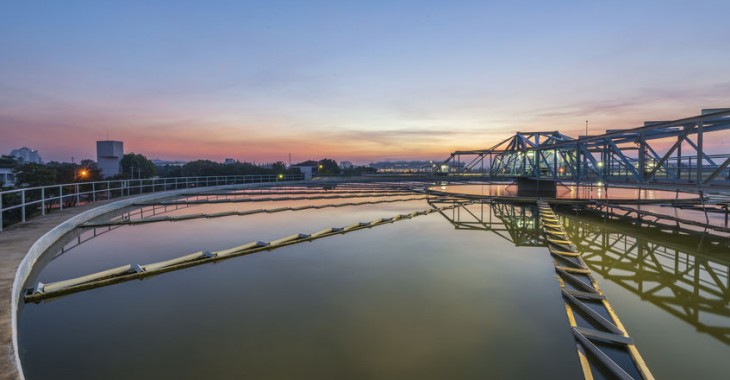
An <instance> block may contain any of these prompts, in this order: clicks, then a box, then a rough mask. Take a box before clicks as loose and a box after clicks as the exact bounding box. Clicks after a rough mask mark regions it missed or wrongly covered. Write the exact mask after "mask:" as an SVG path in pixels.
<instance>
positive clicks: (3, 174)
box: [0, 168, 15, 188]
mask: <svg viewBox="0 0 730 380" xmlns="http://www.w3.org/2000/svg"><path fill="white" fill-rule="evenodd" d="M13 185H15V173H13V169H10V168H0V188H2V187H10V186H13Z"/></svg>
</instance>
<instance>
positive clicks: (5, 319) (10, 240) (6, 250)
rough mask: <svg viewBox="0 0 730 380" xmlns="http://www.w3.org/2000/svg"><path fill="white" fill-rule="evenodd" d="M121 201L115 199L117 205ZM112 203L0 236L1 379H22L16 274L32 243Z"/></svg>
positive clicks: (10, 229) (45, 219)
mask: <svg viewBox="0 0 730 380" xmlns="http://www.w3.org/2000/svg"><path fill="white" fill-rule="evenodd" d="M120 199H121V198H115V199H114V200H113V201H118V200H120ZM109 202H111V201H102V202H96V203H90V204H87V205H83V206H78V207H72V208H67V209H64V210H61V211H55V212H53V213H51V214H47V215H45V216H42V217H37V218H34V219H32V220H30V221H29V222H26V223H18V224H14V225H12V226H10V227H8V228H6V229H5V230H4V231H3V232H2V233H0V379H3V380H5V379H13V380H15V379H19V378H20V377H19V375H18V372H17V370H16V368H15V352H14V351H13V327H12V315H11V313H12V305H11V302H12V298H13V297H12V291H13V280H14V279H15V272H16V271H17V270H18V265H19V264H20V262H21V261H22V260H23V257H25V254H26V253H27V252H28V250H29V249H30V247H31V246H32V245H33V243H35V242H36V240H38V239H39V238H40V237H41V236H43V235H44V234H45V233H46V232H48V231H50V230H51V229H52V228H54V227H56V226H57V225H58V224H60V223H62V222H64V221H66V220H68V219H69V218H71V217H73V216H74V215H77V214H80V213H82V212H84V211H87V210H90V209H92V208H95V207H99V206H101V205H104V204H106V203H109Z"/></svg>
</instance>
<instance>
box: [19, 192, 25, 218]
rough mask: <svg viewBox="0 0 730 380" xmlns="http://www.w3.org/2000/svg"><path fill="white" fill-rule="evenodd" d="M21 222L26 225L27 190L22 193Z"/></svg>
mask: <svg viewBox="0 0 730 380" xmlns="http://www.w3.org/2000/svg"><path fill="white" fill-rule="evenodd" d="M20 215H21V218H20V221H21V222H23V223H25V189H23V191H21V192H20Z"/></svg>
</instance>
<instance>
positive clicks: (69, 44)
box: [0, 1, 730, 163]
mask: <svg viewBox="0 0 730 380" xmlns="http://www.w3.org/2000/svg"><path fill="white" fill-rule="evenodd" d="M249 4H251V3H249ZM249 4H243V5H242V4H237V3H236V2H227V1H221V2H215V3H214V5H211V3H208V2H206V3H205V4H196V3H192V2H191V3H188V2H178V1H175V2H155V3H154V4H147V3H144V4H143V3H142V2H103V3H101V2H83V1H69V2H63V3H62V4H61V3H53V2H34V3H14V4H3V5H0V51H3V52H5V54H1V55H0V88H1V89H2V90H0V135H2V138H1V139H0V152H9V151H10V150H11V149H15V148H19V147H21V146H28V147H31V148H33V149H38V150H39V151H40V153H41V154H42V155H43V158H44V160H46V161H51V160H55V161H68V160H69V159H70V157H71V156H75V157H76V159H77V160H80V159H81V158H92V159H93V158H95V156H96V155H95V141H97V140H105V139H107V133H108V137H109V138H110V139H112V140H122V141H124V143H125V152H135V153H141V154H144V155H146V156H147V157H149V158H160V159H165V160H191V159H197V158H202V159H212V160H216V161H222V160H223V159H224V158H227V157H231V158H235V159H239V160H241V161H256V162H273V161H284V162H287V161H288V154H289V153H291V154H292V156H293V158H292V159H293V161H297V162H299V161H304V160H306V159H318V158H322V157H331V158H334V159H336V160H338V161H341V160H349V161H353V162H356V163H366V162H369V161H378V160H384V159H392V160H396V159H440V158H445V157H446V156H448V154H449V153H450V152H451V151H453V150H456V149H478V148H486V147H489V146H491V145H493V144H495V143H496V142H498V141H499V140H501V139H503V138H506V137H508V136H510V135H512V134H514V132H516V131H518V130H519V131H528V130H530V131H536V130H560V131H561V132H563V133H567V134H570V135H571V136H574V137H575V136H577V135H578V134H582V133H583V131H584V128H585V120H589V121H590V122H589V127H590V133H591V134H598V133H602V132H603V131H605V130H606V129H617V128H633V127H637V126H640V125H641V124H642V123H643V121H644V120H656V119H662V120H673V119H677V118H681V117H686V116H692V115H696V114H698V113H699V111H700V109H702V108H720V107H726V106H728V105H730V104H727V103H728V99H730V96H729V95H730V75H729V74H730V69H728V66H727V64H726V62H728V59H729V58H730V51H728V50H727V49H722V47H723V46H725V45H726V44H727V42H726V41H728V40H730V28H727V27H725V26H724V24H723V21H724V20H723V15H724V14H726V12H727V11H730V4H727V3H723V2H720V1H701V2H691V3H690V2H686V1H647V2H642V3H635V2H628V1H618V2H611V3H597V2H596V3H593V2H577V1H565V2H561V3H560V4H558V5H556V4H546V3H537V4H532V3H530V2H509V4H506V3H505V4H500V3H498V2H469V1H465V2H449V3H448V5H447V4H443V3H440V2H423V1H420V2H407V1H405V2H383V3H380V2H373V3H368V4H342V3H339V2H307V3H306V4H303V3H298V2H266V3H264V4H255V5H249ZM688 20H701V23H700V24H699V26H694V25H692V26H690V24H691V23H689V22H688ZM49 136H51V137H52V138H50V139H49ZM163 141H164V142H163Z"/></svg>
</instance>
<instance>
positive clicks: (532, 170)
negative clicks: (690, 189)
mask: <svg viewBox="0 0 730 380" xmlns="http://www.w3.org/2000/svg"><path fill="white" fill-rule="evenodd" d="M727 129H730V108H724V109H709V110H703V111H702V113H701V114H700V115H698V116H693V117H689V118H685V119H679V120H674V121H660V122H646V123H645V125H644V126H642V127H639V128H633V129H622V130H609V131H607V133H605V134H602V135H597V136H580V137H579V138H578V139H574V138H572V137H570V136H567V135H565V134H562V133H560V132H558V131H552V132H527V133H525V132H517V133H516V134H515V135H514V136H512V137H510V138H508V139H506V140H504V141H502V142H500V143H499V144H497V145H495V146H493V147H491V148H489V149H482V150H464V151H455V152H453V153H451V155H450V156H449V158H448V159H446V160H445V161H444V162H443V164H442V165H441V166H439V167H437V168H436V170H437V172H439V174H441V175H446V174H448V175H455V176H481V177H486V178H494V179H499V178H503V179H506V178H514V177H535V178H545V179H553V180H565V181H572V182H603V183H628V184H638V185H648V184H682V185H696V186H699V187H704V186H708V185H726V186H727V185H730V173H729V169H728V166H730V154H725V153H723V154H710V153H709V152H708V149H706V148H708V146H707V144H706V142H707V141H709V140H710V139H714V140H716V141H717V140H721V137H720V134H719V133H717V132H720V131H724V130H727Z"/></svg>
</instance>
